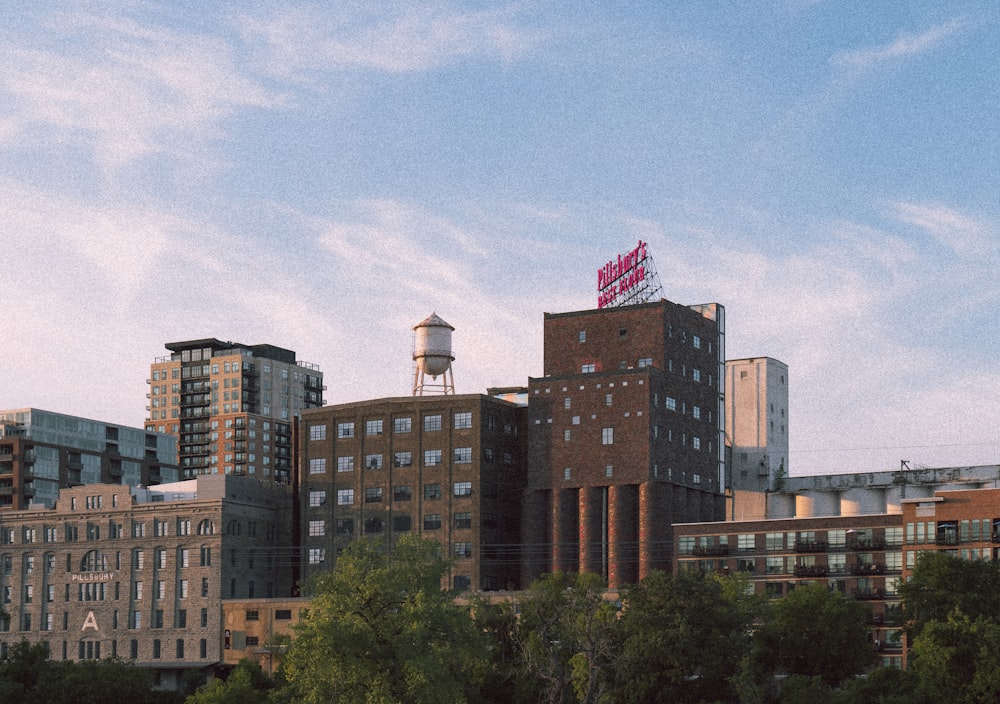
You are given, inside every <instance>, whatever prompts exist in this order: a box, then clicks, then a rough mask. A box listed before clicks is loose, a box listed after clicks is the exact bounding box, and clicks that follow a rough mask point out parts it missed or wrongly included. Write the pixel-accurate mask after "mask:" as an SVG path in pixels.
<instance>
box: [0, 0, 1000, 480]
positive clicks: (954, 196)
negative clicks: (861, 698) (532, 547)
mask: <svg viewBox="0 0 1000 704" xmlns="http://www.w3.org/2000/svg"><path fill="white" fill-rule="evenodd" d="M0 66H2V67H3V68H2V69H0V290H2V292H3V297H2V301H3V311H4V314H3V316H2V320H3V326H2V334H0V408H20V407H35V408H43V409H46V410H51V411H57V412H62V413H69V414H74V415H81V416H85V417H88V418H94V419H98V420H103V421H107V422H114V423H123V424H127V425H133V426H139V427H141V426H142V423H143V420H144V419H145V418H146V410H145V406H146V403H147V401H146V398H145V393H146V391H147V389H146V379H147V378H148V376H149V365H150V363H151V362H152V361H153V360H154V359H155V358H157V357H159V356H163V355H166V354H168V352H167V351H166V349H165V348H164V345H165V344H166V343H168V342H174V341H180V340H189V339H197V338H203V337H215V338H219V339H221V340H233V341H238V342H243V343H247V344H261V343H267V344H275V345H279V346H282V347H286V348H289V349H292V350H295V351H296V352H297V354H298V358H299V359H300V360H303V361H306V362H310V363H313V364H317V365H319V367H320V368H321V369H322V370H323V372H324V376H325V382H326V384H327V386H328V390H327V392H326V397H327V401H328V402H329V403H343V402H350V401H360V400H365V399H372V398H380V397H384V396H405V395H408V394H409V393H410V392H411V389H412V379H413V375H412V374H413V367H412V364H413V363H412V359H411V357H412V349H413V330H412V328H413V326H414V325H416V324H417V323H418V322H420V321H421V320H423V319H424V318H425V317H427V316H428V315H429V314H430V313H431V312H436V313H437V314H438V315H439V316H441V317H442V318H443V319H444V320H446V321H447V322H449V323H450V324H451V325H453V326H454V327H455V332H454V335H453V347H454V353H455V357H456V359H455V362H454V377H455V384H456V388H457V391H458V393H485V391H486V389H487V388H488V387H490V386H515V385H525V384H527V380H528V377H537V376H541V375H542V325H543V315H544V313H545V312H553V313H556V312H566V311H573V310H584V309H590V308H594V307H596V296H597V291H596V280H597V270H598V269H599V268H600V267H601V266H603V265H604V263H605V262H607V261H608V260H609V259H611V258H613V257H614V256H616V255H617V254H618V253H619V252H625V251H628V250H629V249H632V248H633V247H635V245H636V242H638V241H639V240H642V241H644V242H647V243H648V248H649V253H650V255H651V256H652V257H653V260H654V261H655V265H656V269H657V271H658V275H659V279H660V282H661V284H662V287H663V295H664V297H666V298H668V299H669V300H671V301H674V302H676V303H683V304H699V303H707V302H718V303H721V304H722V305H724V306H725V308H726V314H727V325H726V346H727V356H728V358H730V359H738V358H746V357H759V356H768V357H774V358H776V359H779V360H781V361H783V362H785V363H786V364H788V366H789V390H790V399H789V433H790V456H789V463H788V467H789V470H790V473H791V474H793V475H801V474H815V473H831V472H862V471H863V472H871V471H882V470H894V469H898V468H899V467H900V461H901V460H907V461H908V462H909V464H910V466H913V467H949V466H964V465H975V464H997V463H1000V431H998V425H997V417H998V415H1000V400H998V399H1000V394H998V391H1000V366H998V364H997V357H996V353H995V350H997V349H998V348H1000V314H998V311H1000V276H998V274H1000V244H998V243H1000V170H998V168H997V165H998V164H1000V80H998V79H997V76H998V75H1000V6H998V5H997V4H996V3H995V2H993V1H992V0H981V1H979V0H969V1H968V2H963V1H956V2H921V1H919V0H908V1H905V2H893V1H891V0H886V1H884V2H879V3H864V2H833V1H832V0H829V1H823V0H817V1H807V0H774V1H771V2H765V1H764V0H760V1H757V2H744V3H730V2H697V3H665V2H661V1H659V0H649V1H643V0H635V1H631V2H627V3H626V2H610V3H565V2H547V1H545V0H538V1H524V2H511V3H496V2H485V1H482V2H479V1H470V2H438V1H437V0H428V1H426V2H421V3H412V2H391V1H387V2H379V3H369V2H316V3H286V2H280V1H275V2H255V3H241V2H214V3H201V2H179V1H175V2H152V1H150V2H141V1H140V2H127V1H122V2H116V3H107V2H86V1H72V2H70V1H67V2H55V1H45V0H40V1H39V2H32V3H3V4H2V6H0Z"/></svg>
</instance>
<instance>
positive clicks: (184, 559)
mask: <svg viewBox="0 0 1000 704" xmlns="http://www.w3.org/2000/svg"><path fill="white" fill-rule="evenodd" d="M190 560H191V552H190V551H189V550H188V549H187V548H179V549H178V550H177V566H178V567H188V566H189V565H190Z"/></svg>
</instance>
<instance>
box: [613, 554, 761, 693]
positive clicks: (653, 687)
mask: <svg viewBox="0 0 1000 704" xmlns="http://www.w3.org/2000/svg"><path fill="white" fill-rule="evenodd" d="M623 602H624V604H625V608H624V613H623V614H622V617H621V621H620V623H619V627H618V629H617V637H616V644H615V653H616V656H615V659H614V663H615V667H614V669H615V701H619V702H635V703H636V704H639V703H640V702H641V703H645V702H649V703H651V704H655V703H657V702H663V703H664V704H666V703H667V702H671V703H673V702H676V703H678V704H684V703H686V702H714V701H730V700H735V698H736V696H737V694H736V684H735V681H734V675H736V674H737V673H738V672H739V671H740V668H741V663H742V661H743V659H744V658H745V657H746V656H747V654H748V652H749V647H750V632H751V629H752V626H753V623H754V620H755V619H756V617H757V615H758V612H759V610H760V606H761V602H760V601H759V600H758V599H756V598H755V597H752V596H749V595H748V590H747V581H746V579H745V578H741V577H739V576H734V577H719V576H716V575H704V574H702V573H701V572H682V573H681V574H679V575H677V576H672V575H670V574H668V573H665V572H653V573H652V574H650V575H649V576H648V577H646V578H645V579H644V580H643V581H642V582H641V583H640V584H638V585H635V586H633V587H629V588H628V589H626V590H625V591H624V593H623Z"/></svg>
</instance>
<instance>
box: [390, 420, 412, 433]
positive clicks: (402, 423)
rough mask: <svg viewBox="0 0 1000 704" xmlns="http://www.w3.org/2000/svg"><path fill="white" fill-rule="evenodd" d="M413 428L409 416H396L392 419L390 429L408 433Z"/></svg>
mask: <svg viewBox="0 0 1000 704" xmlns="http://www.w3.org/2000/svg"><path fill="white" fill-rule="evenodd" d="M412 429H413V419H412V418H410V417H409V416H406V417H404V418H396V419H394V420H393V421H392V430H393V432H396V433H409V432H411V431H412Z"/></svg>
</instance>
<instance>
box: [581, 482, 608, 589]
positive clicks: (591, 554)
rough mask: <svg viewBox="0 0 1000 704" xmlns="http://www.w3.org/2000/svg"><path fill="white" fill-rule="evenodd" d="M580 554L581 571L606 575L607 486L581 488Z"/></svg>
mask: <svg viewBox="0 0 1000 704" xmlns="http://www.w3.org/2000/svg"><path fill="white" fill-rule="evenodd" d="M579 501H580V554H579V564H580V571H581V572H592V573H594V574H599V575H601V576H602V577H605V576H606V575H605V564H606V558H607V556H606V551H607V534H606V532H605V520H606V509H605V488H604V487H581V489H580V497H579Z"/></svg>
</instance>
